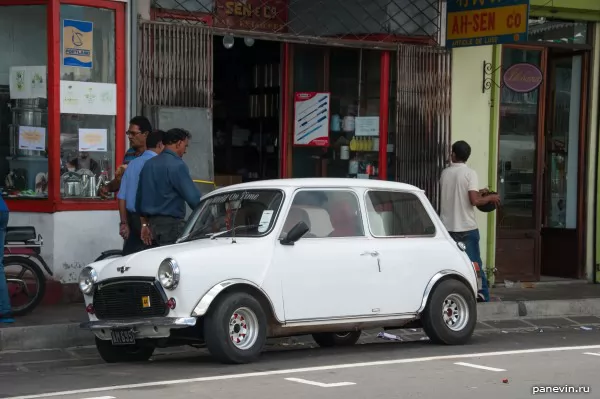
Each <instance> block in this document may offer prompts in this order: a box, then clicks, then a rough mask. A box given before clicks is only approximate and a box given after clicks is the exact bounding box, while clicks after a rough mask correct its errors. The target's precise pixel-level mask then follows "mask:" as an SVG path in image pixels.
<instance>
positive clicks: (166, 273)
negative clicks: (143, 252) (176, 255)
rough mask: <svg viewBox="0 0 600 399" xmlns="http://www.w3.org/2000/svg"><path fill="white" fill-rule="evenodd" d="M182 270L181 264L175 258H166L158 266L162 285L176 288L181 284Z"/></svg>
mask: <svg viewBox="0 0 600 399" xmlns="http://www.w3.org/2000/svg"><path fill="white" fill-rule="evenodd" d="M180 277H181V272H180V271H179V265H178V264H177V262H176V261H175V259H173V258H166V259H165V260H163V261H162V262H160V265H159V266H158V273H157V278H158V281H159V282H160V285H162V286H163V288H166V289H168V290H174V289H175V288H177V286H178V285H179V279H180Z"/></svg>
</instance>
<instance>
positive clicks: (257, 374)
mask: <svg viewBox="0 0 600 399" xmlns="http://www.w3.org/2000/svg"><path fill="white" fill-rule="evenodd" d="M589 349H600V345H585V346H563V347H558V348H536V349H521V350H512V351H501V352H483V353H467V354H462V355H445V356H429V357H417V358H409V359H396V360H378V361H373V362H363V363H347V364H333V365H329V366H315V367H304V368H297V369H284V370H272V371H258V372H255V373H244V374H229V375H216V376H212V377H198V378H186V379H181V380H167V381H154V382H142V383H138V384H127V385H115V386H107V387H98V388H88V389H77V390H73V391H61V392H49V393H42V394H35V395H25V396H13V397H9V398H6V399H39V398H50V397H55V396H65V395H79V394H83V393H92V392H110V391H118V390H123V389H135V388H148V387H158V386H168V385H180V384H189V383H194V382H209V381H223V380H234V379H241V378H252V377H266V376H271V375H285V374H297V373H308V372H314V371H329V370H341V369H351V368H359V367H376V366H388V365H394V364H407V363H418V362H430V361H435V360H454V359H469V358H477V357H490V356H509V355H525V354H531V353H547V352H564V351H581V350H589Z"/></svg>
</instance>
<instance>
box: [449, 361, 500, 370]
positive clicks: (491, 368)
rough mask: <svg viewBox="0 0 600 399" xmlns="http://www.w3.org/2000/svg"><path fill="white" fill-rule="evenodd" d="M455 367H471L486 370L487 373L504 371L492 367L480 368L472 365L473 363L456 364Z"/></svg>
mask: <svg viewBox="0 0 600 399" xmlns="http://www.w3.org/2000/svg"><path fill="white" fill-rule="evenodd" d="M454 364H456V365H457V366H465V367H473V368H474V369H481V370H487V371H506V370H504V369H497V368H494V367H488V366H480V365H478V364H473V363H463V362H458V363H454Z"/></svg>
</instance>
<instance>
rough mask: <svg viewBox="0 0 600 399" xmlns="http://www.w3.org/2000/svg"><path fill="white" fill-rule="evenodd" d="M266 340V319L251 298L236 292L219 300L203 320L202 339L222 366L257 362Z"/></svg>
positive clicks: (259, 307) (258, 303) (254, 300)
mask: <svg viewBox="0 0 600 399" xmlns="http://www.w3.org/2000/svg"><path fill="white" fill-rule="evenodd" d="M266 339H267V316H266V314H265V311H264V310H263V308H262V306H261V304H260V302H258V300H256V298H254V297H253V296H252V295H249V294H246V293H243V292H236V293H232V294H226V295H225V296H223V297H221V298H218V299H217V301H216V303H214V304H213V305H212V306H211V308H210V310H209V311H208V313H207V315H206V317H205V320H204V340H205V341H206V347H207V348H208V350H209V352H210V353H211V355H213V356H214V357H215V358H217V359H218V360H219V361H221V362H223V363H238V364H240V363H249V362H252V361H254V360H256V359H257V358H258V357H259V356H260V353H261V352H262V349H263V347H264V346H265V342H266Z"/></svg>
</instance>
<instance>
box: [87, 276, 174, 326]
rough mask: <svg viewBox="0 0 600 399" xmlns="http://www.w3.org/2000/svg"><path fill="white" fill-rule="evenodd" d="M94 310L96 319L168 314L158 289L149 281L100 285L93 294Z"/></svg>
mask: <svg viewBox="0 0 600 399" xmlns="http://www.w3.org/2000/svg"><path fill="white" fill-rule="evenodd" d="M148 299H149V302H150V303H149V304H148V303H147V300H148ZM144 301H146V304H145V305H146V307H144ZM94 310H95V311H96V317H98V319H128V318H138V317H142V318H143V317H160V316H165V315H166V314H167V313H168V308H167V305H166V303H165V301H164V300H163V298H162V296H161V294H160V292H159V290H158V288H157V287H156V285H155V284H154V283H153V282H150V281H122V282H121V281H120V282H111V283H109V284H106V283H104V285H103V284H100V285H99V286H98V288H97V289H96V292H95V293H94Z"/></svg>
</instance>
